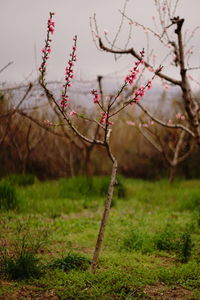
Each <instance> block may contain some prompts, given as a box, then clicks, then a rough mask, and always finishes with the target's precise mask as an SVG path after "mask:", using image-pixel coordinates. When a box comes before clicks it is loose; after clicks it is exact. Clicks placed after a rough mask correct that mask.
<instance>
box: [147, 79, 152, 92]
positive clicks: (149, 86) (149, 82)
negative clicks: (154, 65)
mask: <svg viewBox="0 0 200 300" xmlns="http://www.w3.org/2000/svg"><path fill="white" fill-rule="evenodd" d="M151 88H152V80H149V81H148V83H147V89H148V90H150V89H151Z"/></svg>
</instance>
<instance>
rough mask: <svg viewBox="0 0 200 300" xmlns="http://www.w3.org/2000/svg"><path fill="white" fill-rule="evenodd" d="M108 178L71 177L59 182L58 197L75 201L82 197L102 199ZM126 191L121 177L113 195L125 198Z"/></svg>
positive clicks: (105, 192)
mask: <svg viewBox="0 0 200 300" xmlns="http://www.w3.org/2000/svg"><path fill="white" fill-rule="evenodd" d="M109 182H110V178H109V177H107V176H101V177H89V178H87V177H72V178H65V179H63V180H61V187H60V197H61V198H70V199H77V198H82V197H87V198H90V197H104V196H106V194H107V191H108V186H109ZM125 194H126V191H125V186H124V182H123V179H122V177H118V179H117V184H116V189H115V195H116V196H117V197H119V198H123V197H125Z"/></svg>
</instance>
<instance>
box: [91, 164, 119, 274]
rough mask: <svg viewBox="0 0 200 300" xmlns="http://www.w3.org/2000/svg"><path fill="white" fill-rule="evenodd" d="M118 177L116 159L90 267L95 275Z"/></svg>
mask: <svg viewBox="0 0 200 300" xmlns="http://www.w3.org/2000/svg"><path fill="white" fill-rule="evenodd" d="M116 175H117V160H116V159H115V158H114V160H113V166H112V174H111V179H110V184H109V187H108V193H107V199H106V202H105V207H104V212H103V215H102V219H101V225H100V228H99V234H98V237H97V241H96V246H95V250H94V254H93V259H92V263H91V266H90V271H91V272H92V273H95V270H96V267H97V263H98V258H99V254H100V251H101V247H102V242H103V237H104V232H105V227H106V224H107V220H108V216H109V212H110V205H111V201H112V198H113V191H114V186H115V183H116Z"/></svg>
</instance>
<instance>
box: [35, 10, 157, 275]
mask: <svg viewBox="0 0 200 300" xmlns="http://www.w3.org/2000/svg"><path fill="white" fill-rule="evenodd" d="M53 16H54V13H50V17H49V19H48V23H47V27H48V28H47V37H46V40H45V47H44V48H43V49H42V53H43V55H42V63H41V66H40V68H39V71H40V78H39V82H40V84H41V86H42V87H43V89H44V91H45V94H46V96H47V98H48V100H49V102H50V103H52V104H53V105H54V106H55V108H56V110H57V112H58V113H59V115H60V116H62V119H64V120H65V122H66V123H67V124H68V126H69V128H70V129H71V130H72V131H73V132H74V134H75V135H77V136H78V137H79V138H80V139H82V140H83V141H85V142H86V143H88V144H90V145H96V146H98V147H102V148H104V149H105V150H106V153H107V156H108V157H109V158H110V161H111V163H112V171H111V178H110V184H109V187H108V192H107V199H106V201H105V207H104V211H103V215H102V218H101V224H100V228H99V233H98V237H97V241H96V246H95V250H94V254H93V259H92V263H91V272H92V273H94V272H95V269H96V266H97V263H98V258H99V254H100V251H101V246H102V242H103V238H104V232H105V228H106V224H107V220H108V216H109V211H110V206H111V201H112V197H113V190H114V186H115V184H116V175H117V167H118V162H117V158H116V157H115V155H114V154H113V152H112V149H111V144H110V137H111V133H112V126H113V125H114V123H113V119H114V117H115V116H116V115H118V114H119V113H120V112H121V111H123V110H124V109H125V108H126V107H127V106H128V105H132V104H134V103H138V101H139V100H140V98H141V97H142V96H144V94H145V92H146V91H147V90H148V89H150V88H151V86H152V80H153V79H154V77H155V75H154V76H153V77H152V79H151V80H149V81H148V82H147V83H146V85H141V86H140V87H139V88H138V89H137V90H136V91H135V94H134V95H133V96H131V97H130V98H129V99H128V100H126V101H123V98H121V97H120V95H121V94H122V92H123V91H124V89H125V88H126V87H127V86H128V85H129V84H130V85H132V84H133V82H134V80H135V79H136V77H137V74H138V73H139V71H140V70H139V69H140V66H141V65H142V64H144V60H143V58H144V50H142V51H141V52H140V57H139V59H137V61H136V62H135V63H134V65H133V68H132V69H131V70H130V71H129V74H128V75H127V76H126V77H125V80H124V83H123V85H122V86H121V88H120V89H119V91H118V92H117V93H116V95H114V96H112V97H109V99H107V101H104V100H105V99H103V97H102V95H101V93H99V92H98V91H97V90H92V91H91V94H92V96H93V102H94V104H95V105H96V110H95V116H93V117H91V116H86V115H84V114H82V113H81V112H76V111H74V110H72V108H71V100H70V98H69V95H68V89H69V87H70V86H71V82H72V79H73V77H74V75H73V74H74V63H75V61H76V51H77V46H76V44H77V36H75V37H74V45H73V48H72V52H71V54H70V58H69V60H68V66H67V67H66V69H65V83H64V85H63V90H62V92H61V95H60V99H56V97H55V96H54V94H53V93H52V92H51V91H50V89H49V88H48V85H47V83H46V65H47V60H48V58H49V54H50V52H51V41H52V40H51V35H52V34H53V33H54V28H55V22H54V21H53ZM76 118H77V119H78V118H82V119H83V120H84V121H85V122H90V128H91V130H90V132H89V133H88V136H86V135H84V134H83V133H82V130H81V129H82V128H78V127H77V124H76ZM97 129H98V132H99V131H101V132H100V133H99V136H100V138H99V139H98V137H97Z"/></svg>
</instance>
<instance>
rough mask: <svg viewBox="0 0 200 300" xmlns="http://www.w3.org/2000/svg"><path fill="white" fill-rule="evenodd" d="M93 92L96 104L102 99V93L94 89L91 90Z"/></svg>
mask: <svg viewBox="0 0 200 300" xmlns="http://www.w3.org/2000/svg"><path fill="white" fill-rule="evenodd" d="M91 94H92V95H94V98H93V102H94V103H95V104H96V103H99V101H100V99H101V96H100V94H98V91H97V90H92V91H91Z"/></svg>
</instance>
